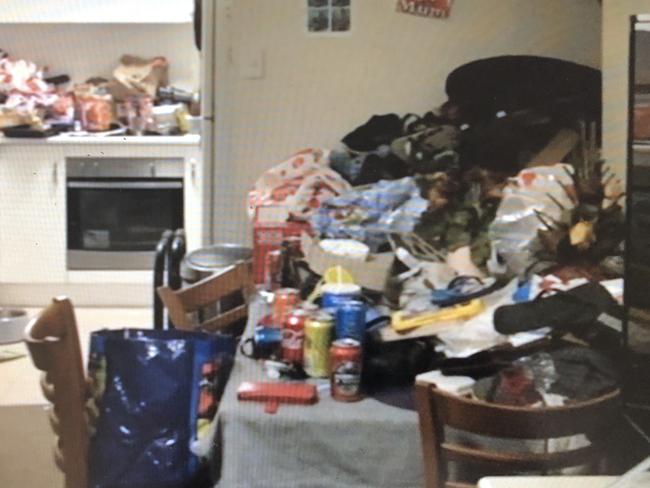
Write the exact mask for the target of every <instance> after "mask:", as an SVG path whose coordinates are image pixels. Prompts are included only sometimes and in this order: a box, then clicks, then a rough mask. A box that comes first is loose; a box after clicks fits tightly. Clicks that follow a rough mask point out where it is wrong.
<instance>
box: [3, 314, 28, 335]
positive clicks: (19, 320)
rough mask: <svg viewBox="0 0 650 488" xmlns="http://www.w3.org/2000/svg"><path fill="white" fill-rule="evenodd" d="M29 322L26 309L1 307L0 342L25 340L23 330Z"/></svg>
mask: <svg viewBox="0 0 650 488" xmlns="http://www.w3.org/2000/svg"><path fill="white" fill-rule="evenodd" d="M28 322H29V316H28V315H27V312H26V311H25V310H21V309H19V308H0V344H10V343H12V342H20V341H22V340H23V331H24V330H25V326H26V325H27V323H28Z"/></svg>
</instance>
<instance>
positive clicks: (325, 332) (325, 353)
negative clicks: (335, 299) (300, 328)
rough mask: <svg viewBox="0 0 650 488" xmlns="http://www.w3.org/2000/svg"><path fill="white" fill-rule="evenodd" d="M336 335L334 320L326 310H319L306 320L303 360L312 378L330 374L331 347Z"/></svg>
mask: <svg viewBox="0 0 650 488" xmlns="http://www.w3.org/2000/svg"><path fill="white" fill-rule="evenodd" d="M333 336H334V320H333V319H332V316H331V315H330V314H328V313H325V312H318V313H316V314H315V315H313V316H312V317H310V318H309V319H307V321H306V322H305V347H304V356H303V362H304V367H305V372H306V373H307V374H308V375H309V376H311V377H312V378H327V376H328V375H329V362H330V361H329V359H330V355H329V348H330V345H331V344H332V339H333Z"/></svg>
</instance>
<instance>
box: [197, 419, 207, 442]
mask: <svg viewBox="0 0 650 488" xmlns="http://www.w3.org/2000/svg"><path fill="white" fill-rule="evenodd" d="M209 431H210V420H208V419H197V420H196V438H197V439H203V437H204V436H205V435H206V434H208V433H209Z"/></svg>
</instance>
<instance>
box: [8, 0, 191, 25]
mask: <svg viewBox="0 0 650 488" xmlns="http://www.w3.org/2000/svg"><path fill="white" fill-rule="evenodd" d="M193 10H194V2H193V1H192V0H138V1H137V2H134V1H131V0H110V1H102V2H98V1H88V0H57V1H55V2H52V1H44V0H2V9H0V22H4V23H106V24H115V23H134V24H152V23H158V24H162V23H185V22H191V21H192V12H193Z"/></svg>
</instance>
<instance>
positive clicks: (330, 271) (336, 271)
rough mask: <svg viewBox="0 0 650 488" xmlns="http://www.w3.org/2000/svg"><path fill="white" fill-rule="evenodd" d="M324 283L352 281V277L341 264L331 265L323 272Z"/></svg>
mask: <svg viewBox="0 0 650 488" xmlns="http://www.w3.org/2000/svg"><path fill="white" fill-rule="evenodd" d="M323 279H324V280H325V283H354V277H353V276H352V275H351V274H350V272H349V271H348V270H347V269H345V268H344V267H343V266H339V265H336V266H332V267H330V268H327V269H326V270H325V273H323Z"/></svg>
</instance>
